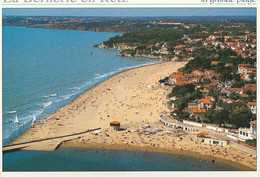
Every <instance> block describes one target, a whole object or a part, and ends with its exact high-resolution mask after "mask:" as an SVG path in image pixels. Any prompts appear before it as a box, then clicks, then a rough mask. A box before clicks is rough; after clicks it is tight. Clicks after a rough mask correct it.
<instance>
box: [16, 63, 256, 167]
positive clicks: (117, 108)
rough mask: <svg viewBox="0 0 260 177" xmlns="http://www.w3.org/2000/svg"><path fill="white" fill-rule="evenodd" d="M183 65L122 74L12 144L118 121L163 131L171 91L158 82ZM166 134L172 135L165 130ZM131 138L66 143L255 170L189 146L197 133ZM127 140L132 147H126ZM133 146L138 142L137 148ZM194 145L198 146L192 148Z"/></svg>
mask: <svg viewBox="0 0 260 177" xmlns="http://www.w3.org/2000/svg"><path fill="white" fill-rule="evenodd" d="M184 64H185V62H162V63H153V64H151V65H146V66H140V67H137V68H133V69H129V70H126V71H122V72H120V73H118V74H116V75H114V76H112V77H110V78H108V79H106V80H105V81H103V82H101V83H98V84H96V85H95V86H93V87H92V88H90V89H88V90H86V91H85V92H83V93H82V94H80V95H79V96H78V97H77V98H75V99H74V100H72V101H71V102H69V103H67V104H66V105H64V106H62V107H61V108H59V109H58V110H56V111H54V112H53V113H51V114H50V115H49V116H47V117H45V118H43V119H42V120H41V121H40V122H38V123H37V124H36V125H35V127H34V128H29V129H28V130H26V131H25V132H24V133H23V134H22V135H20V136H19V137H17V138H16V139H15V140H14V141H13V142H12V143H20V142H25V141H29V140H34V139H40V138H47V137H55V136H59V135H64V134H70V133H72V134H73V133H77V132H81V131H84V130H86V129H91V128H97V127H101V128H102V129H108V128H109V122H111V121H114V120H116V121H120V122H121V124H122V125H124V126H126V127H128V128H129V127H132V128H138V127H140V126H142V125H144V124H145V123H148V124H149V123H154V124H155V127H156V128H161V127H162V125H161V124H156V122H158V118H159V115H160V113H161V112H163V111H167V108H166V107H165V106H164V105H162V100H164V99H165V97H166V93H167V91H166V90H165V89H166V88H161V87H160V86H158V85H157V84H158V80H159V79H162V78H164V77H166V76H168V75H169V74H170V73H172V72H175V71H177V69H178V68H180V67H182V66H184ZM149 85H152V86H153V88H150V87H149ZM164 129H166V130H167V128H166V127H164ZM180 133H182V132H180ZM126 134H127V135H129V134H128V133H127V132H126V131H119V132H117V133H114V132H112V133H109V137H106V136H105V135H106V134H104V133H103V132H102V133H100V134H98V135H93V134H89V133H88V134H85V135H82V136H80V137H79V138H80V139H77V140H71V141H69V142H66V143H64V147H83V148H91V147H92V148H102V146H103V148H107V149H111V148H112V149H120V150H124V149H127V148H130V149H129V150H143V148H144V147H145V148H146V149H147V150H149V151H156V152H157V151H158V152H168V153H177V154H186V155H187V154H188V155H191V156H196V155H197V154H198V153H199V154H200V157H201V158H207V157H212V158H213V157H214V159H218V161H223V163H230V162H233V163H234V164H236V165H235V166H236V167H239V168H241V169H244V170H249V169H250V170H255V168H254V167H253V166H252V165H250V163H252V161H250V163H242V162H240V160H238V161H235V160H234V161H232V158H233V157H235V156H237V154H239V152H236V153H234V156H233V155H230V158H226V159H225V158H223V157H221V156H218V155H212V154H211V153H210V150H214V151H215V152H216V151H217V150H218V151H220V152H221V154H222V153H223V152H224V151H225V152H226V153H227V154H232V149H226V148H225V149H221V148H220V147H215V146H214V147H211V146H209V145H204V144H199V145H198V146H199V147H200V148H206V150H205V149H204V150H205V151H207V152H209V154H210V155H209V154H205V152H204V151H203V149H201V151H198V149H197V147H196V146H197V143H195V142H191V141H189V139H190V138H191V137H194V134H187V135H186V134H185V133H182V135H181V136H183V137H185V139H187V141H186V140H185V142H182V141H180V140H179V136H173V137H169V138H168V137H167V136H161V137H160V138H158V136H157V135H155V137H154V136H150V135H149V136H148V137H147V135H144V136H142V135H141V136H140V135H138V134H137V133H133V134H132V133H130V135H129V137H131V138H127V139H125V137H126ZM156 136H157V137H156ZM127 137H128V136H127ZM138 138H139V139H138ZM150 138H152V139H150ZM161 140H163V142H161ZM165 140H167V141H165ZM124 141H125V143H127V144H124V143H123V142H124ZM132 141H135V142H134V143H132ZM149 142H152V144H158V147H153V146H152V144H151V143H150V144H149ZM116 144H117V145H116ZM132 144H134V145H132ZM191 144H193V146H190V145H191ZM173 145H174V147H173ZM38 146H39V145H38ZM42 146H48V144H46V143H45V144H44V143H43V144H42ZM159 146H160V147H159ZM189 146H190V147H191V148H189ZM62 147H63V145H62ZM212 148H213V149H212ZM30 150H33V149H30ZM187 152H188V153H187ZM212 152H213V151H212ZM239 155H240V154H239ZM240 156H241V157H243V158H246V157H244V156H242V155H240ZM245 166H247V167H248V168H247V167H245ZM244 167H245V168H244Z"/></svg>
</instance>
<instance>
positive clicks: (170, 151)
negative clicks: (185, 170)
mask: <svg viewBox="0 0 260 177" xmlns="http://www.w3.org/2000/svg"><path fill="white" fill-rule="evenodd" d="M60 148H85V149H95V150H97V151H98V150H103V149H108V150H128V151H140V152H143V153H146V152H162V153H167V154H170V155H173V156H174V158H175V159H178V158H179V156H183V155H184V156H189V157H194V158H198V162H200V161H206V162H207V163H214V162H212V160H215V162H221V163H224V164H226V165H229V166H233V167H236V168H239V169H241V170H242V171H255V170H256V169H254V168H252V167H248V166H244V165H242V164H240V163H237V162H236V163H234V162H232V161H230V160H226V159H223V158H220V157H214V156H211V155H207V154H198V153H197V152H196V151H182V150H177V149H165V148H155V147H145V149H144V147H142V146H135V145H126V144H106V145H104V144H94V143H84V144H82V143H79V142H77V140H72V141H67V142H65V143H64V144H63V145H62V146H61V147H60ZM192 165H194V164H192Z"/></svg>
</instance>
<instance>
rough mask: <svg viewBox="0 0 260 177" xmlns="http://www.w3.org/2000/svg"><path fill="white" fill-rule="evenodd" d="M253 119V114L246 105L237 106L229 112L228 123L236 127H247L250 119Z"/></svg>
mask: <svg viewBox="0 0 260 177" xmlns="http://www.w3.org/2000/svg"><path fill="white" fill-rule="evenodd" d="M254 119H255V117H254V115H253V114H252V112H251V111H250V110H249V109H247V107H246V106H241V107H238V108H236V109H235V110H234V111H233V112H231V114H230V123H231V124H233V125H235V126H236V128H240V127H249V123H250V121H252V120H254Z"/></svg>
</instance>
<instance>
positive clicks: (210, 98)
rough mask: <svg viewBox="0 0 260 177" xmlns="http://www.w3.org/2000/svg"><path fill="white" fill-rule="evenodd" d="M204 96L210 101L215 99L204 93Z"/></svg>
mask: <svg viewBox="0 0 260 177" xmlns="http://www.w3.org/2000/svg"><path fill="white" fill-rule="evenodd" d="M204 98H206V99H209V100H210V101H212V102H215V101H216V99H215V98H214V97H213V96H209V95H205V96H204Z"/></svg>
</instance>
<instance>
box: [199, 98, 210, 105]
mask: <svg viewBox="0 0 260 177" xmlns="http://www.w3.org/2000/svg"><path fill="white" fill-rule="evenodd" d="M200 101H202V102H203V103H204V104H212V102H211V101H210V100H209V99H207V98H201V99H200Z"/></svg>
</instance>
